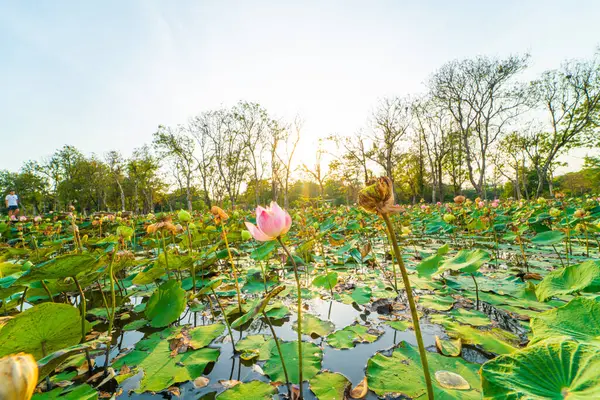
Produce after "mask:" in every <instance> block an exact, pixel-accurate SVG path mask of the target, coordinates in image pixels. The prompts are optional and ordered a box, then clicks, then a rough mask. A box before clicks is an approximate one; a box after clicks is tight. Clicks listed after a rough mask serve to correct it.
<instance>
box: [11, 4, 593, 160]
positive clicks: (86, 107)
mask: <svg viewBox="0 0 600 400" xmlns="http://www.w3.org/2000/svg"><path fill="white" fill-rule="evenodd" d="M599 16H600V2H599V1H594V0H591V1H568V2H566V1H547V0H546V1H526V0H521V1H460V0H455V1H399V0H397V1H348V0H345V1H275V0H273V1H250V0H248V1H216V0H215V1H199V0H195V1H149V0H139V1H128V0H118V1H107V0H103V1H75V0H73V1H66V0H36V1H33V0H28V1H12V0H0V139H1V140H2V143H3V145H2V149H3V150H4V151H3V154H2V157H0V168H9V169H18V168H19V167H20V166H21V163H22V162H23V161H25V160H27V159H40V158H41V157H44V156H47V155H49V154H51V153H52V152H53V151H54V150H55V149H56V148H59V147H61V146H62V145H63V144H72V145H75V146H77V147H78V148H79V149H81V150H82V151H84V152H85V153H91V152H95V153H98V154H103V153H104V152H106V151H108V150H111V149H117V150H120V151H122V152H123V153H124V154H125V155H129V154H130V152H131V150H132V149H133V148H135V147H138V146H141V145H142V144H144V143H148V142H150V141H151V135H152V133H153V132H154V131H155V129H156V126H157V125H158V124H167V125H169V124H177V123H183V122H185V121H186V120H187V119H188V118H189V117H190V116H192V115H194V114H196V113H198V112H200V111H202V110H208V109H212V108H217V107H219V106H220V105H221V104H223V105H226V106H229V105H232V104H234V103H235V102H237V101H238V100H240V99H243V100H248V101H257V102H260V103H261V104H263V105H264V106H265V107H266V108H267V109H268V110H269V111H270V112H271V113H272V114H274V115H276V116H279V117H283V118H290V119H291V118H292V117H293V116H294V115H295V114H297V113H298V114H300V115H301V116H302V117H303V118H304V120H305V130H304V132H305V137H304V139H303V140H304V143H303V147H304V148H305V149H309V148H311V145H312V143H313V142H314V140H315V138H317V137H319V136H325V135H328V134H331V133H347V134H350V133H352V132H354V131H356V130H357V129H359V128H360V127H361V126H363V125H364V124H365V121H366V119H367V117H368V115H369V112H370V111H371V109H372V108H373V106H374V104H375V103H376V101H377V99H378V98H380V97H382V96H386V95H405V94H410V93H416V92H420V91H423V82H424V81H425V80H426V79H427V77H428V76H429V75H430V74H431V73H432V72H433V71H434V70H435V69H436V68H438V67H439V66H440V65H441V64H443V63H444V62H446V61H449V60H452V59H455V58H465V57H471V56H475V55H478V54H486V55H493V56H494V55H498V56H503V55H507V54H509V53H517V52H519V53H522V52H530V53H531V54H532V67H531V68H530V71H529V72H528V74H530V75H531V76H534V75H535V74H536V73H538V72H540V71H542V70H545V69H549V68H553V67H557V66H558V65H559V64H560V62H561V61H562V60H564V59H566V58H581V57H585V58H587V57H591V56H592V54H593V53H594V50H595V48H596V46H597V45H598V44H599V43H600V25H599V23H598V17H599Z"/></svg>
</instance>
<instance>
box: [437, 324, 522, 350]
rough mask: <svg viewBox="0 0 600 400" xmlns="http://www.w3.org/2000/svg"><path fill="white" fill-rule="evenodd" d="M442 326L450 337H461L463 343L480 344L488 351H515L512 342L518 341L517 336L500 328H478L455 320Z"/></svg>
mask: <svg viewBox="0 0 600 400" xmlns="http://www.w3.org/2000/svg"><path fill="white" fill-rule="evenodd" d="M443 326H444V328H445V329H446V331H447V332H448V335H450V336H451V337H454V338H460V339H462V341H463V343H464V344H471V345H478V346H481V348H483V349H484V350H485V351H488V352H490V353H495V354H508V353H512V352H515V351H517V348H516V347H515V346H513V343H516V342H517V341H518V337H517V336H516V335H514V334H512V333H510V332H507V331H504V330H502V329H499V328H493V329H491V330H479V329H477V328H474V327H472V326H469V325H461V324H458V323H456V322H446V323H444V324H443Z"/></svg>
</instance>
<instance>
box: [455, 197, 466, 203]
mask: <svg viewBox="0 0 600 400" xmlns="http://www.w3.org/2000/svg"><path fill="white" fill-rule="evenodd" d="M465 200H467V199H466V197H465V196H462V195H460V196H456V197H455V198H454V202H455V203H456V204H462V203H464V202H465Z"/></svg>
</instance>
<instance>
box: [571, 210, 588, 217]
mask: <svg viewBox="0 0 600 400" xmlns="http://www.w3.org/2000/svg"><path fill="white" fill-rule="evenodd" d="M586 214H587V213H586V212H585V210H583V209H581V208H580V209H579V210H576V211H575V212H574V213H573V215H574V216H575V218H584V217H585V216H586Z"/></svg>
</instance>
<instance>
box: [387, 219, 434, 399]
mask: <svg viewBox="0 0 600 400" xmlns="http://www.w3.org/2000/svg"><path fill="white" fill-rule="evenodd" d="M380 215H381V217H382V218H383V220H384V221H385V225H386V227H387V230H388V237H389V238H390V240H391V241H392V247H393V249H394V253H395V256H396V261H397V262H398V265H399V267H400V273H401V274H402V281H403V282H404V289H405V290H406V299H407V300H408V305H409V307H410V314H411V316H412V321H413V326H414V329H415V336H416V338H417V345H418V347H419V355H420V357H421V365H422V366H423V375H424V378H425V384H426V385H427V396H428V398H429V400H433V385H432V383H431V375H430V374H429V363H428V362H427V350H425V345H424V344H423V335H422V334H421V326H420V325H419V315H418V314H417V306H416V305H415V300H414V298H413V293H412V289H411V287H410V281H409V279H408V272H407V271H406V266H405V265H404V261H403V260H402V254H401V253H400V248H399V247H398V241H397V240H396V233H395V231H394V226H393V225H392V222H391V221H390V217H389V216H388V214H387V213H381V214H380ZM394 271H395V269H394Z"/></svg>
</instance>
